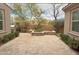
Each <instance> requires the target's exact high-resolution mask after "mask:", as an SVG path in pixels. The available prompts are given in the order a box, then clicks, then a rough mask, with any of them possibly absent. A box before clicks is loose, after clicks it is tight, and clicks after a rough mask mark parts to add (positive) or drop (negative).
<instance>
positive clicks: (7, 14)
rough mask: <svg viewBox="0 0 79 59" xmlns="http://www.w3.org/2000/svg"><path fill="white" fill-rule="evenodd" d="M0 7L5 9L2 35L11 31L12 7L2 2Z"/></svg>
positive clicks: (0, 33) (0, 35)
mask: <svg viewBox="0 0 79 59" xmlns="http://www.w3.org/2000/svg"><path fill="white" fill-rule="evenodd" d="M0 9H2V10H3V11H4V22H3V30H2V31H0V37H2V36H3V35H5V34H7V33H9V32H11V30H10V8H9V7H8V6H7V5H6V4H1V3H0Z"/></svg>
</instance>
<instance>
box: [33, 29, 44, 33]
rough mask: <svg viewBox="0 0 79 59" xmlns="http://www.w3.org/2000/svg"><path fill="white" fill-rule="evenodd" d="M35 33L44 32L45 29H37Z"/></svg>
mask: <svg viewBox="0 0 79 59" xmlns="http://www.w3.org/2000/svg"><path fill="white" fill-rule="evenodd" d="M34 31H35V32H42V31H43V29H41V28H37V29H35V30H34Z"/></svg>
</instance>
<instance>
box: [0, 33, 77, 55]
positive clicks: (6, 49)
mask: <svg viewBox="0 0 79 59" xmlns="http://www.w3.org/2000/svg"><path fill="white" fill-rule="evenodd" d="M0 54H76V52H75V51H73V50H72V49H70V48H69V47H68V46H67V45H66V44H64V43H63V42H62V41H61V40H60V38H59V37H57V36H55V35H45V36H31V35H30V34H28V33H20V36H19V37H17V38H15V39H14V40H12V41H10V42H8V43H6V44H4V45H2V46H1V47H0Z"/></svg>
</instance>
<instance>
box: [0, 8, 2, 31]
mask: <svg viewBox="0 0 79 59" xmlns="http://www.w3.org/2000/svg"><path fill="white" fill-rule="evenodd" d="M0 30H3V10H0Z"/></svg>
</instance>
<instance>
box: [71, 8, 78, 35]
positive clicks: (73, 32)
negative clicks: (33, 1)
mask: <svg viewBox="0 0 79 59" xmlns="http://www.w3.org/2000/svg"><path fill="white" fill-rule="evenodd" d="M78 10H79V8H76V9H74V10H72V11H71V17H70V33H71V34H74V35H76V36H79V32H76V31H73V30H72V22H73V21H72V16H73V12H75V11H78Z"/></svg>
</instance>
